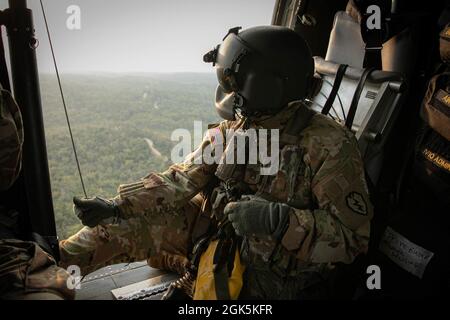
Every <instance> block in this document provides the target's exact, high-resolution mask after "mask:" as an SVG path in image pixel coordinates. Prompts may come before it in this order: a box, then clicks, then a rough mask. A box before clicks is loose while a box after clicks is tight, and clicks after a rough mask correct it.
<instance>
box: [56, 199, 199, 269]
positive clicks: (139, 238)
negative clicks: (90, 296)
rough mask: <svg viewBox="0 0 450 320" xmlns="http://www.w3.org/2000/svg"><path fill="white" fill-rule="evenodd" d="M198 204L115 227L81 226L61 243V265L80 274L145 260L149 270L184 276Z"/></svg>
mask: <svg viewBox="0 0 450 320" xmlns="http://www.w3.org/2000/svg"><path fill="white" fill-rule="evenodd" d="M198 213H199V204H198V203H197V202H195V201H190V202H189V203H188V204H187V205H186V206H184V207H183V208H182V209H181V210H178V211H176V212H160V213H152V214H149V215H145V214H139V215H136V216H135V217H133V218H130V219H126V220H125V219H122V220H121V221H119V223H117V224H110V225H101V226H97V227H94V228H89V227H84V228H83V229H81V230H80V231H78V232H77V233H76V234H74V235H73V236H71V237H70V238H68V239H66V240H62V241H61V242H60V254H61V260H60V266H62V267H65V268H67V267H68V266H69V265H77V266H79V267H80V269H81V273H82V275H86V274H87V273H90V272H93V271H95V270H97V269H99V268H102V267H105V266H108V265H111V264H116V263H123V262H133V261H141V260H145V259H148V263H149V265H150V266H151V267H154V268H158V269H162V270H168V271H174V272H177V273H180V274H181V273H184V272H185V268H186V267H187V266H188V264H189V260H188V254H189V252H190V250H191V247H192V240H191V234H192V229H193V227H194V224H195V221H196V218H197V216H198Z"/></svg>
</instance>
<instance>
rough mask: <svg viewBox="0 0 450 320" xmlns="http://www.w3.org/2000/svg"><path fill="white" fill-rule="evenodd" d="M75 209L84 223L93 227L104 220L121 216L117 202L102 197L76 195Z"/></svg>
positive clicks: (74, 200)
mask: <svg viewBox="0 0 450 320" xmlns="http://www.w3.org/2000/svg"><path fill="white" fill-rule="evenodd" d="M73 211H74V212H75V214H76V215H77V217H78V218H79V219H80V220H81V223H82V224H83V225H85V226H88V227H91V228H93V227H95V226H97V225H98V224H100V222H101V221H102V220H105V219H108V218H118V217H119V208H118V207H117V205H116V203H115V202H114V201H113V200H107V199H103V198H100V197H94V198H90V199H81V198H78V197H74V198H73Z"/></svg>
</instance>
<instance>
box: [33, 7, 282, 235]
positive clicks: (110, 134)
mask: <svg viewBox="0 0 450 320" xmlns="http://www.w3.org/2000/svg"><path fill="white" fill-rule="evenodd" d="M28 5H29V7H30V8H31V10H32V11H33V13H34V23H35V29H36V37H37V39H39V40H40V44H39V47H38V48H37V49H36V54H37V59H38V68H39V72H40V74H39V76H40V86H41V98H42V105H43V113H44V127H45V134H46V143H47V153H48V160H49V169H50V177H51V184H52V196H53V203H54V208H55V217H56V225H57V230H58V236H59V237H60V239H64V238H66V237H68V236H70V235H71V234H73V233H75V232H76V231H78V230H79V229H80V227H81V225H80V223H79V221H78V219H77V217H76V216H75V215H74V214H73V212H72V197H73V196H83V191H82V188H81V186H80V180H79V177H78V173H77V166H76V161H75V157H74V154H73V151H72V146H71V141H70V136H69V133H68V129H67V123H66V120H65V115H64V109H63V107H62V101H61V96H60V93H59V89H58V83H57V79H56V75H55V71H54V66H53V61H52V56H51V51H50V47H49V44H48V40H47V34H46V31H45V24H44V20H43V17H42V12H41V8H40V4H39V1H28ZM44 6H45V13H46V15H47V20H48V24H49V28H50V33H51V36H52V41H53V46H54V51H55V56H56V59H57V61H58V68H59V72H60V77H61V85H62V88H63V90H64V96H65V99H66V103H67V109H68V115H69V116H70V122H71V125H72V130H73V135H74V139H75V143H76V147H77V151H78V156H79V161H80V166H81V169H82V172H83V178H84V182H85V186H86V191H87V195H88V196H89V197H92V196H96V195H101V196H104V197H113V196H115V195H116V191H117V186H118V185H119V184H122V183H127V182H133V181H136V180H138V179H140V178H142V177H143V176H145V175H147V174H148V173H149V172H150V171H162V170H165V169H166V168H167V167H168V166H169V165H170V164H171V160H170V155H171V150H172V148H173V146H174V145H176V144H177V143H178V142H179V141H172V140H171V133H172V132H173V131H174V130H176V129H179V128H182V129H186V130H187V131H189V132H190V133H191V134H192V132H194V127H196V126H198V123H201V127H202V129H203V130H205V129H206V126H207V124H209V123H215V122H218V121H220V119H219V117H218V116H217V115H216V112H215V110H214V92H215V87H216V85H217V80H216V76H215V73H214V70H213V68H211V65H209V64H205V63H203V61H202V57H203V55H204V53H206V52H207V51H209V50H211V49H212V48H213V47H214V46H216V45H217V44H218V43H220V41H221V39H222V38H223V36H224V34H226V32H227V31H228V30H229V29H230V28H231V27H235V26H242V27H243V28H247V27H251V26H255V25H267V24H270V23H271V18H272V14H273V9H274V7H275V0H249V1H245V2H242V1H238V0H231V1H226V2H225V1H218V0H193V1H181V0H158V1H156V0H155V1H146V0H133V1H124V0H108V1H105V0H96V1H92V0H61V1H46V0H44ZM69 6H77V7H78V8H79V14H80V16H79V19H80V21H79V23H78V24H77V25H78V26H79V28H69V27H68V23H67V20H68V19H69V18H71V15H72V14H73V12H72V11H70V12H68V7H69ZM236 8H239V9H238V10H236ZM181 13H182V14H181ZM194 122H195V123H196V124H195V123H194ZM194 134H195V132H194ZM194 134H192V136H194ZM194 145H195V141H193V143H192V146H194Z"/></svg>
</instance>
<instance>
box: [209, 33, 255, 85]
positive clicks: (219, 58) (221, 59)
mask: <svg viewBox="0 0 450 320" xmlns="http://www.w3.org/2000/svg"><path fill="white" fill-rule="evenodd" d="M249 51H250V49H249V48H248V47H247V46H246V45H245V44H244V43H243V42H242V41H241V40H239V38H238V37H237V36H236V35H235V34H229V35H228V36H227V37H226V38H225V40H224V41H223V42H222V44H221V45H220V46H219V48H218V50H217V55H216V61H215V65H216V73H217V79H218V81H219V84H220V86H221V87H222V89H223V90H224V91H225V92H232V91H238V90H239V88H238V83H237V82H236V74H237V73H238V72H239V64H240V61H241V59H242V58H243V57H244V56H245V55H247V54H248V53H249Z"/></svg>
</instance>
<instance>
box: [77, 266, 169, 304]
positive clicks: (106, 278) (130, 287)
mask: <svg viewBox="0 0 450 320" xmlns="http://www.w3.org/2000/svg"><path fill="white" fill-rule="evenodd" d="M176 278H177V275H175V274H171V273H167V272H165V271H162V270H158V269H154V268H151V267H149V266H148V265H147V263H146V262H145V261H142V262H133V263H129V264H127V263H121V264H116V265H112V266H108V267H104V268H102V269H99V270H97V271H95V272H93V273H91V274H89V275H87V276H86V277H85V278H84V279H83V281H82V282H81V284H80V289H78V290H77V292H76V300H113V299H116V298H118V294H120V295H124V296H127V297H129V298H132V299H142V298H143V297H144V298H145V299H148V300H160V299H161V297H162V294H163V292H160V291H161V290H158V289H157V290H153V291H154V292H155V293H152V294H148V293H149V289H151V287H152V286H155V285H156V286H158V285H159V288H161V287H166V286H167V285H168V284H169V283H170V282H171V281H173V280H174V279H176ZM113 291H114V293H113ZM140 292H143V293H144V294H140ZM119 298H121V297H120V296H119Z"/></svg>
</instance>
